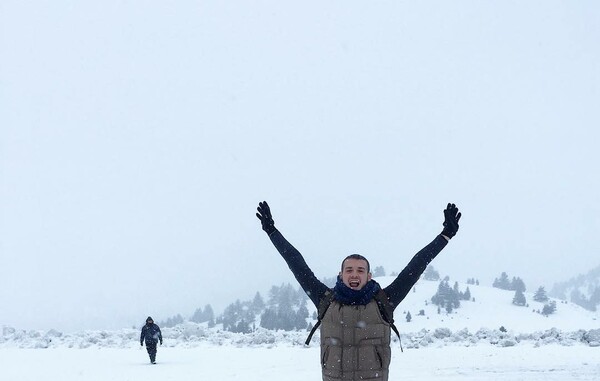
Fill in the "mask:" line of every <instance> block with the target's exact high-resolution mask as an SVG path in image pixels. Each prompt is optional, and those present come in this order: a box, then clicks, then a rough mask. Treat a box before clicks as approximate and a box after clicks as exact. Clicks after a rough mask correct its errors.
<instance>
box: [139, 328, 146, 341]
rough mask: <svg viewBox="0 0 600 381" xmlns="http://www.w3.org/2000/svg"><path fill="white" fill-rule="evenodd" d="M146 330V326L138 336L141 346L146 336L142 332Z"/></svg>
mask: <svg viewBox="0 0 600 381" xmlns="http://www.w3.org/2000/svg"><path fill="white" fill-rule="evenodd" d="M145 330H146V326H143V327H142V333H141V334H140V344H142V343H143V342H144V336H146V332H144V331H145Z"/></svg>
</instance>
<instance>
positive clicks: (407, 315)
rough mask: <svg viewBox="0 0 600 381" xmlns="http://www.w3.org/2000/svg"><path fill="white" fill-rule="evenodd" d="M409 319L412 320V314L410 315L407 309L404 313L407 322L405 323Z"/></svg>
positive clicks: (408, 321)
mask: <svg viewBox="0 0 600 381" xmlns="http://www.w3.org/2000/svg"><path fill="white" fill-rule="evenodd" d="M411 320H412V316H411V315H410V311H408V312H407V313H406V322H407V323H410V321H411Z"/></svg>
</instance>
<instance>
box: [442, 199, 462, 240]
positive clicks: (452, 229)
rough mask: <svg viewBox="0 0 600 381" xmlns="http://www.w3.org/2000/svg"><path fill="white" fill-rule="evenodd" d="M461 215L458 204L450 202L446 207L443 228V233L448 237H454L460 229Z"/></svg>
mask: <svg viewBox="0 0 600 381" xmlns="http://www.w3.org/2000/svg"><path fill="white" fill-rule="evenodd" d="M460 217H461V214H460V212H459V211H458V208H457V207H456V205H454V204H450V203H448V206H447V207H446V209H444V230H442V234H443V235H445V236H446V237H448V238H452V237H454V236H455V235H456V232H457V231H458V220H460Z"/></svg>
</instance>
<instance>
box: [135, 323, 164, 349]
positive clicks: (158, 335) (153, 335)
mask: <svg viewBox="0 0 600 381" xmlns="http://www.w3.org/2000/svg"><path fill="white" fill-rule="evenodd" d="M144 341H145V342H146V343H154V344H156V343H157V342H159V341H160V342H161V343H162V332H160V328H159V327H158V325H156V324H154V323H152V324H146V325H144V327H143V328H142V334H141V335H140V344H142V343H143V342H144Z"/></svg>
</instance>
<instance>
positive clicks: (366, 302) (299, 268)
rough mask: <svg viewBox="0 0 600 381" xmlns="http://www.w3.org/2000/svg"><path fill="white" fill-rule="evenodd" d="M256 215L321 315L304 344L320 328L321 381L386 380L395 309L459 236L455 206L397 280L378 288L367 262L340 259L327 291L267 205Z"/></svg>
mask: <svg viewBox="0 0 600 381" xmlns="http://www.w3.org/2000/svg"><path fill="white" fill-rule="evenodd" d="M257 210H258V213H256V216H257V217H258V219H259V220H260V222H261V224H262V229H263V230H264V231H265V232H266V233H267V234H268V235H269V238H270V239H271V242H273V245H275V248H277V251H279V253H280V254H281V256H282V257H283V259H284V260H285V261H286V263H287V265H288V266H289V268H290V270H291V271H292V273H293V274H294V277H296V280H297V281H298V283H300V286H301V287H302V289H304V291H305V292H306V294H307V295H308V297H309V298H310V300H311V301H312V302H313V303H314V304H315V306H316V307H317V309H318V311H319V319H318V322H317V324H316V325H315V327H314V329H313V331H312V332H311V333H310V335H309V338H308V339H307V341H306V342H307V344H308V343H309V342H310V338H311V337H312V334H313V333H314V331H315V329H316V328H317V327H318V326H319V325H320V326H321V369H322V375H323V380H324V381H358V380H382V381H387V380H388V376H389V366H390V360H391V348H390V342H391V339H390V335H391V330H392V329H393V330H394V332H396V334H398V331H397V329H396V327H395V326H394V319H393V312H394V309H395V308H396V307H397V306H398V304H400V302H401V301H402V300H403V299H404V297H405V296H406V294H408V292H409V291H410V289H411V288H412V286H413V285H414V284H415V283H416V282H417V280H418V279H419V277H420V276H421V274H422V273H423V271H425V268H426V267H427V265H428V264H429V262H431V261H432V260H433V258H435V257H436V256H437V255H438V254H439V253H440V251H442V249H443V248H444V247H445V246H446V245H447V244H448V242H449V241H450V239H452V237H454V236H455V235H456V232H457V231H458V221H459V220H460V217H461V213H459V211H458V208H457V207H456V205H454V204H448V206H447V207H446V209H445V210H444V223H443V226H444V228H443V230H442V232H441V233H440V234H439V235H437V236H436V237H435V238H434V240H433V241H432V242H431V243H430V244H428V245H427V246H425V247H424V248H423V249H421V250H420V251H419V252H418V253H417V254H415V256H414V257H413V258H412V259H411V261H410V262H409V263H408V265H406V267H405V268H404V270H402V272H401V273H400V274H399V275H398V277H396V279H395V280H394V281H393V282H392V283H391V284H390V285H389V286H387V287H385V288H383V289H382V288H381V287H380V286H379V284H378V283H377V282H375V281H374V280H373V279H371V269H370V265H369V261H368V260H367V259H366V258H365V257H363V256H362V255H359V254H352V255H349V256H347V257H346V258H344V260H343V261H342V265H341V269H340V272H339V274H338V277H337V283H336V285H335V287H333V288H332V289H330V288H329V287H327V286H326V285H325V284H323V282H321V281H320V280H319V279H317V277H316V276H315V275H314V274H313V272H312V270H311V269H310V267H308V265H307V264H306V262H305V261H304V258H303V257H302V255H301V254H300V252H299V251H298V250H296V248H294V247H293V246H292V245H291V244H290V243H289V242H288V241H287V240H286V239H285V238H284V237H283V235H282V234H281V233H280V232H279V230H277V229H276V228H275V222H274V221H273V217H272V215H271V210H270V208H269V205H268V204H267V202H266V201H263V202H260V203H259V204H258V208H257Z"/></svg>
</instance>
